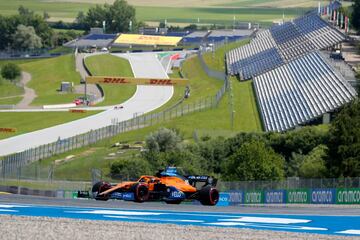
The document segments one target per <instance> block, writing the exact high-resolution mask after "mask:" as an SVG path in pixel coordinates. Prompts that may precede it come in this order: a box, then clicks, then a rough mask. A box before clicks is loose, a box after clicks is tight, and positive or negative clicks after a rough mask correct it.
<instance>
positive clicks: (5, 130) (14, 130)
mask: <svg viewBox="0 0 360 240" xmlns="http://www.w3.org/2000/svg"><path fill="white" fill-rule="evenodd" d="M16 130H17V129H16V128H6V127H0V132H4V133H14V132H16Z"/></svg>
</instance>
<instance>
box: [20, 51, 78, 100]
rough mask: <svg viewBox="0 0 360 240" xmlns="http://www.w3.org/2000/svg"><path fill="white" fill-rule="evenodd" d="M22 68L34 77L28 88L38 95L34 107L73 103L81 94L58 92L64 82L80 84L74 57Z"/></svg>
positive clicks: (62, 57)
mask: <svg viewBox="0 0 360 240" xmlns="http://www.w3.org/2000/svg"><path fill="white" fill-rule="evenodd" d="M20 67H21V69H22V70H23V71H26V72H28V73H30V74H31V76H32V80H31V81H30V82H29V83H28V86H29V87H30V88H33V89H34V90H35V92H36V94H37V95H38V97H37V98H35V100H34V101H33V102H32V105H46V104H62V103H71V102H73V100H74V99H75V98H76V97H78V96H79V94H73V93H66V94H64V93H60V92H58V89H59V88H60V84H61V82H63V81H64V82H74V84H79V83H80V75H79V73H78V72H76V71H75V60H74V56H73V55H64V56H61V57H56V58H50V59H43V60H38V61H34V62H29V63H24V64H21V65H20Z"/></svg>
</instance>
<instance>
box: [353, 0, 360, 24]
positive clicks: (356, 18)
mask: <svg viewBox="0 0 360 240" xmlns="http://www.w3.org/2000/svg"><path fill="white" fill-rule="evenodd" d="M352 9H353V12H352V15H351V25H352V26H353V27H354V28H355V29H356V30H358V31H360V0H355V1H354V3H353V5H352Z"/></svg>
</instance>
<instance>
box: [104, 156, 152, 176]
mask: <svg viewBox="0 0 360 240" xmlns="http://www.w3.org/2000/svg"><path fill="white" fill-rule="evenodd" d="M151 173H152V171H151V166H150V164H149V163H148V162H147V161H146V160H144V159H138V158H135V159H121V160H120V161H117V162H114V163H113V164H111V167H110V174H111V176H112V177H116V178H121V179H127V180H129V179H137V178H139V177H140V176H141V175H146V174H151Z"/></svg>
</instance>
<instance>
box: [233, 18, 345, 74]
mask: <svg viewBox="0 0 360 240" xmlns="http://www.w3.org/2000/svg"><path fill="white" fill-rule="evenodd" d="M343 40H345V36H344V35H343V34H342V33H341V32H339V31H337V30H336V29H335V28H333V27H332V26H330V25H329V24H328V23H327V22H325V21H324V20H323V19H321V18H320V17H319V16H318V15H316V14H308V15H305V16H302V17H300V18H297V19H295V20H293V21H291V22H286V23H284V24H282V25H276V26H273V27H271V28H270V29H267V30H264V31H261V32H259V33H258V34H257V36H256V38H254V39H253V40H252V41H251V42H250V43H249V44H248V45H246V46H243V47H240V48H237V49H234V50H232V51H230V52H229V53H228V54H227V56H226V60H227V70H228V73H229V74H231V75H239V76H240V78H241V79H243V80H246V79H251V78H253V77H255V76H257V75H259V74H262V73H264V72H266V71H269V70H271V69H273V68H275V67H278V66H281V65H283V64H285V63H287V62H288V61H291V60H293V59H296V58H298V57H301V56H302V55H304V54H306V53H309V52H312V51H316V50H320V49H324V48H327V47H331V46H333V45H335V44H337V43H340V42H342V41H343ZM264 64H266V65H267V66H264Z"/></svg>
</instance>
